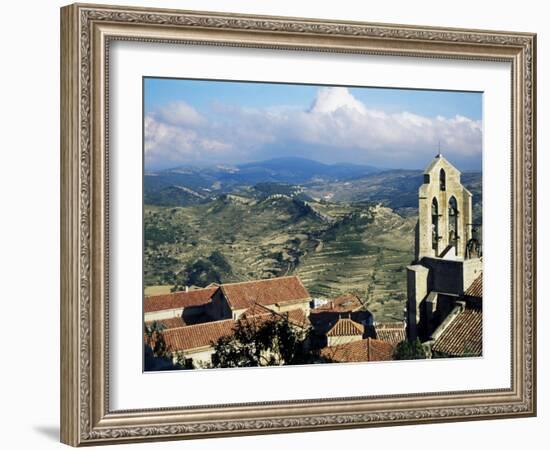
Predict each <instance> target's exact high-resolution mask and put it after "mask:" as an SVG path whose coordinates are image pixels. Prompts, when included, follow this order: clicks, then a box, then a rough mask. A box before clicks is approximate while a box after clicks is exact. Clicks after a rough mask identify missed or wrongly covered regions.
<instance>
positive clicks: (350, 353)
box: [321, 338, 394, 362]
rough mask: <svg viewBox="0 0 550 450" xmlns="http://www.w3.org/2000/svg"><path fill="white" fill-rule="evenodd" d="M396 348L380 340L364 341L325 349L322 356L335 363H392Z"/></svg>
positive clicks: (368, 339)
mask: <svg viewBox="0 0 550 450" xmlns="http://www.w3.org/2000/svg"><path fill="white" fill-rule="evenodd" d="M393 351H394V347H393V345H391V344H390V343H389V342H384V341H380V340H378V339H372V338H367V339H362V340H360V341H354V342H349V343H347V344H342V345H335V346H333V347H325V348H323V349H322V350H321V356H323V357H325V358H328V359H331V360H332V361H335V362H363V361H391V360H392V359H393Z"/></svg>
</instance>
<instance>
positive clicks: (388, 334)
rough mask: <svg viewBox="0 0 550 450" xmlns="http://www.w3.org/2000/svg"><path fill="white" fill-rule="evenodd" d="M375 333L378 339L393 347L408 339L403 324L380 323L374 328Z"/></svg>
mask: <svg viewBox="0 0 550 450" xmlns="http://www.w3.org/2000/svg"><path fill="white" fill-rule="evenodd" d="M374 331H375V333H376V338H377V339H380V340H381V341H385V342H389V343H390V344H392V345H393V346H396V345H397V344H399V343H400V342H402V341H404V340H406V339H407V335H406V330H405V324H404V323H403V322H385V323H378V324H376V325H375V326H374Z"/></svg>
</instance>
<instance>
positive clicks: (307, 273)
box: [296, 207, 415, 321]
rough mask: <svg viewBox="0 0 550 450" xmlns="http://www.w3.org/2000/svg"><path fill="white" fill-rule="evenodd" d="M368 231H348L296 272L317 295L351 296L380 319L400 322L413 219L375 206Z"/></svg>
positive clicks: (307, 257)
mask: <svg viewBox="0 0 550 450" xmlns="http://www.w3.org/2000/svg"><path fill="white" fill-rule="evenodd" d="M372 212H373V217H374V220H373V221H372V222H371V223H369V224H368V225H367V226H366V227H364V229H357V228H354V227H347V228H346V227H344V228H343V229H341V230H339V231H340V232H339V233H337V234H336V235H335V237H334V239H330V240H326V241H324V242H323V245H322V246H320V247H319V248H317V249H316V251H314V252H311V253H308V254H307V255H305V256H304V258H303V259H302V261H301V263H300V265H299V266H298V268H297V270H296V273H297V274H298V275H299V276H300V278H301V279H302V281H303V282H304V284H305V285H306V286H307V287H308V289H309V291H310V293H311V294H312V295H313V296H318V297H335V296H337V295H340V294H343V293H345V292H353V293H356V294H357V295H359V296H360V298H362V299H363V300H365V301H366V302H367V304H368V307H369V310H370V311H371V312H372V313H373V314H374V315H375V319H376V320H378V321H391V320H401V319H402V318H403V308H404V306H405V300H406V271H405V267H406V266H407V265H408V264H410V262H411V260H412V255H413V245H414V243H413V236H414V223H415V220H414V219H411V218H409V219H404V218H402V217H400V216H398V215H397V214H395V213H393V212H392V211H391V210H390V209H389V208H383V207H379V208H374V209H373V211H372Z"/></svg>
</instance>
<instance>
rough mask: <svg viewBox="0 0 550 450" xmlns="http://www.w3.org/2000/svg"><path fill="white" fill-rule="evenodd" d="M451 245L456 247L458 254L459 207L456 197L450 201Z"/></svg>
mask: <svg viewBox="0 0 550 450" xmlns="http://www.w3.org/2000/svg"><path fill="white" fill-rule="evenodd" d="M448 223H449V244H451V245H454V246H455V252H456V253H457V254H458V238H459V236H458V205H457V202H456V198H455V197H454V195H453V196H452V197H451V198H450V199H449V220H448Z"/></svg>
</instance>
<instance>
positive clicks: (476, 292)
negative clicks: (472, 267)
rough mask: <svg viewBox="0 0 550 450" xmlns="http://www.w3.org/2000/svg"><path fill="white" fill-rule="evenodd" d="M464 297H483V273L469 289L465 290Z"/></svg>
mask: <svg viewBox="0 0 550 450" xmlns="http://www.w3.org/2000/svg"><path fill="white" fill-rule="evenodd" d="M464 295H466V296H468V297H479V298H482V297H483V272H482V273H480V274H479V276H478V277H477V278H476V279H475V280H474V281H473V282H472V284H470V287H469V288H468V289H466V291H465V292H464Z"/></svg>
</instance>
